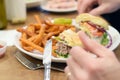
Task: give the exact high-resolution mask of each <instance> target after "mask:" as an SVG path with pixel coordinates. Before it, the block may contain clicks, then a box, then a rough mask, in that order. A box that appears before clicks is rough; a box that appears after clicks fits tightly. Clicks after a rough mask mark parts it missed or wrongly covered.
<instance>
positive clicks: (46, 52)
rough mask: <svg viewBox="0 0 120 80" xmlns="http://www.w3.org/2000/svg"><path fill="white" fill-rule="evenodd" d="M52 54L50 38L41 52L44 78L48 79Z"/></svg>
mask: <svg viewBox="0 0 120 80" xmlns="http://www.w3.org/2000/svg"><path fill="white" fill-rule="evenodd" d="M51 54H52V39H50V40H48V41H47V43H46V45H45V48H44V53H43V64H44V68H45V70H44V80H50V71H51V58H52V56H51Z"/></svg>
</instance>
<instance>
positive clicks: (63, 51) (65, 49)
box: [55, 42, 71, 58]
mask: <svg viewBox="0 0 120 80" xmlns="http://www.w3.org/2000/svg"><path fill="white" fill-rule="evenodd" d="M56 46H57V49H56V50H55V52H56V53H57V54H58V57H63V58H67V57H68V56H69V51H70V49H71V47H70V46H67V45H65V44H63V43H62V42H58V43H57V44H56Z"/></svg>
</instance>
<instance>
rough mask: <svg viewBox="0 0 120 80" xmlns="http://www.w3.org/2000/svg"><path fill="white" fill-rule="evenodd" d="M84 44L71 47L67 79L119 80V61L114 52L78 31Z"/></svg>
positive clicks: (66, 70) (66, 69)
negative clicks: (82, 46)
mask: <svg viewBox="0 0 120 80" xmlns="http://www.w3.org/2000/svg"><path fill="white" fill-rule="evenodd" d="M79 37H80V39H81V41H82V43H83V45H84V49H83V48H81V47H77V46H76V47H73V48H72V49H71V50H70V55H71V56H70V57H69V58H68V59H67V67H66V68H65V73H66V75H67V77H68V80H120V63H119V61H118V60H117V58H116V56H115V53H114V52H112V51H110V50H109V49H107V48H105V47H104V46H102V45H100V44H99V43H97V42H95V41H94V40H91V39H90V38H89V37H88V36H87V35H86V34H85V33H84V32H82V31H81V32H79Z"/></svg>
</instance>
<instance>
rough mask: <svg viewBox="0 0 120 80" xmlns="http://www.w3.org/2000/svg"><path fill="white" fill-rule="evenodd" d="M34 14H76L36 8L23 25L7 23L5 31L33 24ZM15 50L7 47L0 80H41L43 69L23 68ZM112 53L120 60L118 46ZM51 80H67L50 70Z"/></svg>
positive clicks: (63, 15) (1, 65) (0, 62)
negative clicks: (50, 11)
mask: <svg viewBox="0 0 120 80" xmlns="http://www.w3.org/2000/svg"><path fill="white" fill-rule="evenodd" d="M34 14H39V15H42V16H48V17H50V18H56V17H67V18H75V17H76V15H77V12H71V13H61V14H57V13H48V12H45V11H40V10H39V9H38V8H37V9H36V8H35V9H32V10H28V11H27V20H26V22H25V24H17V25H13V24H10V23H9V24H8V26H7V30H11V29H16V28H18V27H22V26H25V25H28V24H30V23H34V22H35V19H34V17H33V15H34ZM17 50H18V49H17V48H16V47H15V46H8V48H7V51H6V53H5V55H4V57H2V58H1V59H0V80H43V76H44V69H38V70H29V69H27V68H26V67H24V66H23V65H22V64H21V63H20V62H19V61H18V60H17V59H16V58H15V56H14V54H15V52H16V51H17ZM114 52H115V54H116V56H117V57H118V59H119V60H120V46H118V48H116V50H115V51H114ZM26 56H28V55H26ZM30 58H31V57H30ZM32 59H33V60H34V61H38V62H39V60H36V59H34V58H32ZM51 80H67V79H66V76H65V74H64V72H59V71H54V70H52V71H51Z"/></svg>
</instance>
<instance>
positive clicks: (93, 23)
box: [76, 13, 112, 47]
mask: <svg viewBox="0 0 120 80" xmlns="http://www.w3.org/2000/svg"><path fill="white" fill-rule="evenodd" d="M76 23H78V24H79V28H80V29H81V30H82V31H84V32H85V33H86V34H87V35H88V36H89V37H90V38H91V39H95V40H96V41H97V42H99V43H101V44H102V45H104V46H106V47H110V46H111V44H112V39H111V36H110V35H109V33H108V32H107V30H109V23H108V22H107V21H106V20H105V19H104V18H102V17H100V16H93V15H90V14H88V13H83V14H80V15H78V16H77V17H76Z"/></svg>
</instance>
